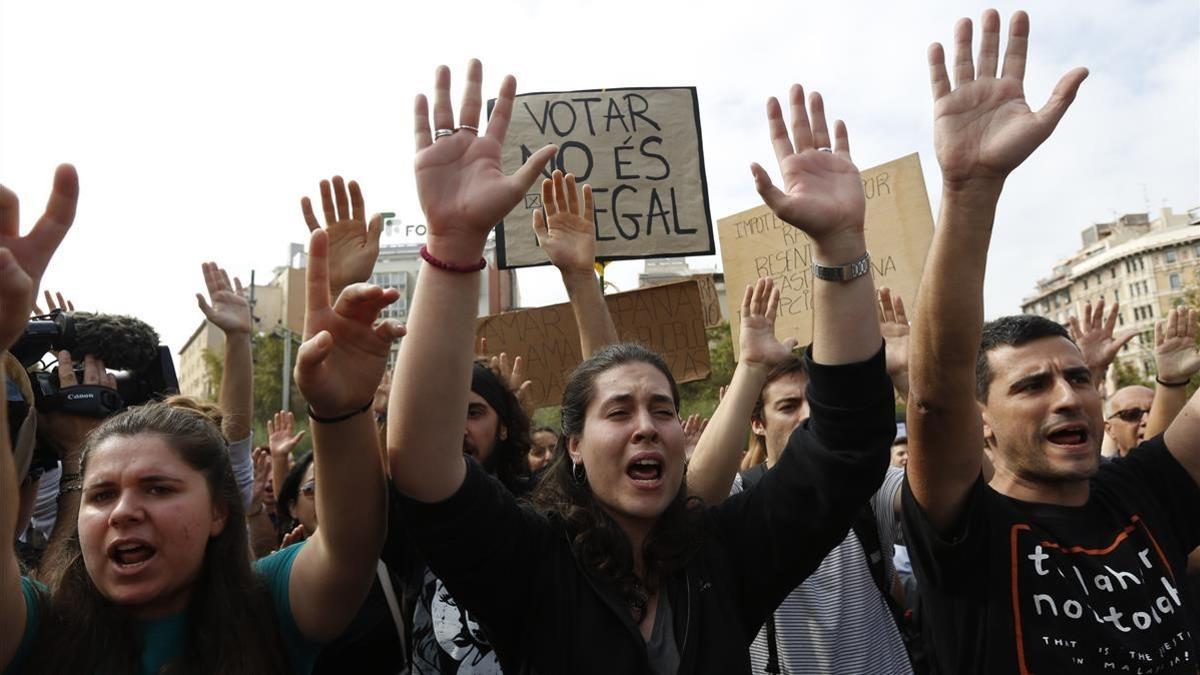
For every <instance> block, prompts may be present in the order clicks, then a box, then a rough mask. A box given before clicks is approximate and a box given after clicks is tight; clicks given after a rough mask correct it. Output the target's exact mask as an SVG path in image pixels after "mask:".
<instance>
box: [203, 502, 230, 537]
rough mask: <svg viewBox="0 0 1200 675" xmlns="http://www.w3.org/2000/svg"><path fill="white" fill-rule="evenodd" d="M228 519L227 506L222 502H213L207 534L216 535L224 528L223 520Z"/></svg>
mask: <svg viewBox="0 0 1200 675" xmlns="http://www.w3.org/2000/svg"><path fill="white" fill-rule="evenodd" d="M228 519H229V507H227V506H225V503H224V502H221V503H217V504H213V514H212V525H211V526H210V527H209V528H208V536H209V537H216V536H218V535H220V534H221V532H223V531H224V530H225V521H226V520H228Z"/></svg>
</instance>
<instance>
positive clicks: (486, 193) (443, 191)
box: [414, 60, 554, 262]
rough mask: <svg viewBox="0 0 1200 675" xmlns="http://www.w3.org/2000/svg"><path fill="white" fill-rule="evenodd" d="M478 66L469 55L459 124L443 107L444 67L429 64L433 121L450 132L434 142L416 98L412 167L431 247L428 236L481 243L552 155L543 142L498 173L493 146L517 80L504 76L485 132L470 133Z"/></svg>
mask: <svg viewBox="0 0 1200 675" xmlns="http://www.w3.org/2000/svg"><path fill="white" fill-rule="evenodd" d="M482 68H483V66H482V65H481V64H480V63H479V61H474V60H473V61H472V62H471V64H470V66H469V67H468V72H467V87H466V90H465V91H464V93H463V102H462V105H461V107H460V111H459V119H460V123H461V125H462V126H461V127H457V128H456V127H455V125H454V110H453V108H452V107H451V105H450V70H449V69H448V68H446V67H445V66H442V67H439V68H438V70H437V76H436V97H435V99H434V109H433V121H434V127H435V129H438V130H454V131H455V133H453V134H452V135H448V136H443V137H441V138H438V139H437V141H436V142H434V137H433V135H432V133H431V131H430V127H429V110H428V103H427V101H426V99H425V97H424V96H418V97H417V102H416V107H415V110H414V119H415V123H416V139H417V156H416V160H415V167H414V168H415V172H416V179H417V194H418V196H419V198H420V201H421V209H422V210H423V211H424V212H425V218H426V220H427V221H428V227H429V236H430V241H431V248H432V242H433V241H434V240H435V239H438V238H442V237H446V238H447V239H450V240H454V241H457V240H465V243H467V244H470V245H471V246H474V245H475V244H482V242H483V240H484V239H486V237H487V233H488V232H489V231H490V230H491V229H492V228H493V227H494V226H495V225H496V223H498V222H500V220H501V219H502V218H503V217H504V216H506V215H508V212H509V211H511V210H512V208H513V207H514V206H516V204H517V202H519V201H520V200H521V198H522V196H523V195H524V194H525V193H526V191H528V189H529V187H530V186H531V185H532V184H533V181H534V179H535V178H537V174H538V171H539V170H541V168H542V167H543V166H544V165H545V164H546V162H547V161H549V159H550V158H551V157H552V156H553V155H554V147H553V146H547V147H545V148H542V149H541V150H538V151H537V152H535V153H533V155H532V156H531V157H530V158H529V159H528V160H527V161H526V162H525V164H524V166H522V167H521V168H520V169H518V170H517V171H516V173H514V174H513V175H511V176H506V175H504V169H503V167H502V166H501V164H500V148H501V145H502V144H503V143H504V138H505V135H506V134H507V133H508V122H509V119H510V117H511V115H512V106H513V97H514V96H515V94H516V88H517V81H516V80H515V79H514V78H513V77H512V76H508V77H505V78H504V82H503V84H502V85H501V87H500V95H499V97H498V98H497V100H496V105H495V107H494V108H493V109H492V117H491V120H490V121H489V123H488V127H487V134H486V135H484V136H477V135H476V134H475V132H474V129H475V128H477V127H478V125H479V114H480V107H481V99H480V86H481V80H482ZM464 250H465V247H464ZM456 252H458V251H456ZM459 262H462V261H459ZM465 262H471V261H469V260H468V261H465Z"/></svg>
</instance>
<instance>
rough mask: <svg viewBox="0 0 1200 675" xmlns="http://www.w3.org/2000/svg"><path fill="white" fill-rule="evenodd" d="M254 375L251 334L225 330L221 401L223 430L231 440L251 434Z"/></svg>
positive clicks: (238, 439)
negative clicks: (226, 331)
mask: <svg viewBox="0 0 1200 675" xmlns="http://www.w3.org/2000/svg"><path fill="white" fill-rule="evenodd" d="M253 377H254V373H253V363H252V362H251V357H250V334H249V333H229V334H226V336H225V364H224V367H223V369H222V375H221V394H220V398H219V405H220V406H221V411H222V413H223V421H222V429H221V431H222V432H223V433H224V434H225V440H227V441H229V442H230V443H233V442H235V441H240V440H242V439H243V438H245V437H247V436H249V435H250V429H251V427H250V425H251V424H252V422H251V417H252V416H253V413H254V410H253V408H254V398H253V397H254V393H253V392H254V389H253V384H252V383H253Z"/></svg>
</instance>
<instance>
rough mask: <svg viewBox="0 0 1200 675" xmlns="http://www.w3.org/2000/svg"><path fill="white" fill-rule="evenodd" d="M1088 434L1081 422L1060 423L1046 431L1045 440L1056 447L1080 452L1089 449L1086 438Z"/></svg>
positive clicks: (1087, 438)
mask: <svg viewBox="0 0 1200 675" xmlns="http://www.w3.org/2000/svg"><path fill="white" fill-rule="evenodd" d="M1089 438H1090V434H1089V432H1088V428H1087V425H1086V424H1084V423H1082V422H1070V423H1068V424H1060V425H1058V426H1056V427H1053V428H1051V429H1050V431H1049V432H1047V433H1046V440H1048V441H1050V443H1051V444H1053V445H1054V446H1056V447H1059V448H1062V449H1063V450H1067V451H1069V452H1080V451H1083V450H1088V449H1090V444H1089V443H1088V440H1089Z"/></svg>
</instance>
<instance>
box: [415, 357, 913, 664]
mask: <svg viewBox="0 0 1200 675" xmlns="http://www.w3.org/2000/svg"><path fill="white" fill-rule="evenodd" d="M808 366H809V389H808V398H809V402H810V406H811V409H812V415H811V417H810V418H809V420H808V421H807V422H805V423H804V424H803V425H801V426H800V428H798V429H797V430H796V431H795V433H793V434H792V437H791V439H790V440H789V441H788V445H787V448H786V450H785V451H784V453H783V456H782V457H781V458H780V460H779V462H778V463H777V464H776V465H775V467H774V468H773V469H772V470H771V471H769V472H768V473H767V475H766V476H764V477H763V479H762V481H761V482H760V483H759V484H758V486H757V487H756V488H755V489H753V490H750V491H748V492H743V493H741V494H738V495H735V496H733V497H730V498H729V499H727V500H725V501H724V502H722V503H721V504H719V505H717V506H712V507H707V508H706V510H705V513H704V517H705V519H706V521H707V522H706V525H707V527H706V531H707V532H708V533H709V534H708V535H707V537H706V539H705V540H704V542H703V544H702V545H701V546H700V547H699V549H698V551H697V553H695V554H694V555H693V556H692V557H691V559H690V560H689V561H688V563H687V564H686V565H685V567H684V569H682V570H680V571H679V572H678V573H676V574H674V575H672V576H670V577H669V578H668V579H666V580H665V581H664V583H663V587H664V589H665V591H666V593H667V597H668V599H669V601H670V603H671V607H672V611H673V614H674V620H675V625H674V629H675V639H676V642H677V645H678V647H679V655H680V668H679V672H680V673H722V674H725V673H748V672H750V660H749V656H748V654H747V648H748V646H749V644H750V642H751V641H752V640H753V639H754V636H755V634H756V633H757V632H758V630H759V628H760V627H761V626H762V623H763V621H764V620H765V619H766V617H767V616H768V615H769V614H770V612H772V611H773V610H774V609H775V608H776V607H777V606H778V605H779V603H780V602H782V601H783V599H784V597H786V596H787V594H788V593H789V592H791V590H792V589H793V588H795V587H796V586H797V585H798V584H799V583H800V582H801V581H803V580H804V579H805V578H806V577H808V575H809V574H811V573H812V571H813V570H815V569H816V568H817V566H818V565H819V564H820V563H821V560H822V559H824V558H825V556H826V555H827V554H828V553H829V551H830V550H832V549H833V547H834V546H836V545H837V544H838V543H839V542H841V541H842V539H844V538H845V536H846V532H847V530H848V529H849V527H850V524H851V521H852V520H853V518H854V514H855V513H857V511H858V509H859V507H860V506H861V505H862V504H863V503H864V502H865V501H866V500H867V499H868V498H870V496H871V495H872V494H873V493H874V492H875V491H876V490H877V489H878V488H879V485H880V484H881V483H882V480H883V475H884V472H885V471H886V468H887V465H888V459H889V456H890V446H891V441H892V438H893V437H894V435H895V430H896V426H895V422H894V407H893V399H892V384H891V381H890V380H889V379H888V376H887V373H886V371H885V369H884V354H883V350H882V349H881V350H880V352H879V353H878V354H876V355H875V356H874V357H873V358H871V359H870V360H868V361H866V362H863V363H857V364H850V365H845V366H822V365H818V364H814V363H812V362H811V359H810V360H809V364H808ZM400 506H401V511H402V512H403V514H404V516H403V517H404V519H405V523H406V525H407V526H408V527H410V528H411V532H412V534H413V536H414V537H415V542H416V543H417V545H418V546H419V547H420V548H421V549H422V551H423V553H424V554H425V556H426V559H427V560H428V563H429V566H430V568H431V569H433V571H434V572H435V573H436V574H437V575H438V576H439V577H440V578H441V579H442V581H443V582H444V583H445V584H446V586H447V588H448V590H449V591H450V592H451V593H452V594H453V595H454V597H455V599H456V600H457V601H458V602H459V603H460V604H461V605H462V606H464V607H466V608H468V609H470V610H471V611H472V612H474V613H475V615H476V616H478V617H479V619H480V620H481V622H482V623H483V624H484V625H485V626H486V629H487V634H488V636H489V638H490V639H491V642H492V645H493V646H494V647H495V648H496V651H497V653H498V655H499V656H500V659H501V663H502V664H503V666H504V669H505V672H506V673H509V674H510V675H515V673H518V672H524V673H563V674H574V673H581V674H582V673H597V674H603V675H612V674H614V673H631V674H632V673H645V674H647V675H650V672H651V671H650V666H649V661H648V659H647V656H646V645H645V641H644V640H643V639H642V636H641V632H640V631H639V630H638V627H637V626H636V625H635V624H634V623H633V619H632V617H631V616H630V612H629V609H628V607H627V606H626V605H625V604H624V603H623V602H622V601H621V600H620V599H619V598H617V597H616V596H615V595H614V594H613V593H611V592H609V591H608V590H607V589H608V588H609V587H608V586H607V585H606V584H604V583H603V582H601V581H598V580H596V579H595V578H593V576H592V575H591V574H589V573H588V571H586V570H584V569H583V567H582V565H581V564H580V563H579V561H578V560H577V559H576V557H575V556H574V554H573V553H572V550H571V545H570V542H569V540H568V537H567V534H566V532H565V531H564V529H563V527H562V526H561V525H560V524H558V523H557V521H555V520H551V519H550V518H548V517H546V516H544V515H542V514H539V513H537V512H536V511H534V510H533V509H532V508H531V507H529V506H524V505H520V504H518V502H517V501H516V500H515V499H514V498H513V497H512V495H511V494H510V493H509V492H508V491H507V490H505V489H504V487H503V486H501V485H500V483H499V482H498V481H496V480H495V479H494V478H491V477H489V476H487V475H486V474H485V473H484V471H483V470H482V469H481V468H480V467H479V466H477V465H476V464H474V462H470V461H468V469H467V476H466V478H465V479H464V481H463V484H462V486H461V487H460V488H459V490H458V492H456V493H455V494H454V495H453V496H451V497H450V498H449V499H447V500H445V501H443V502H440V503H437V504H422V503H420V502H416V501H413V500H408V499H404V500H402V504H401V505H400Z"/></svg>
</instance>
